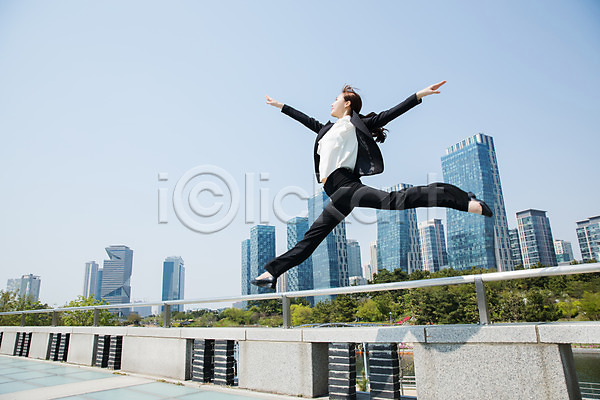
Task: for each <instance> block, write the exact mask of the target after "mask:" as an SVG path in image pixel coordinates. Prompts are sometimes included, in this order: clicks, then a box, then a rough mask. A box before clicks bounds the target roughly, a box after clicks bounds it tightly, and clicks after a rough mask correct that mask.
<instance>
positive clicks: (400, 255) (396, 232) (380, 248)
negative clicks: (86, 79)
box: [376, 183, 423, 274]
mask: <svg viewBox="0 0 600 400" xmlns="http://www.w3.org/2000/svg"><path fill="white" fill-rule="evenodd" d="M409 187H412V185H408V184H405V183H400V184H398V185H394V186H392V187H390V188H387V189H384V190H385V191H386V192H391V191H396V190H401V189H406V188H409ZM376 215H377V269H378V270H382V269H387V270H388V271H390V272H391V271H393V270H395V269H396V268H401V269H402V270H403V271H404V272H407V273H409V274H410V273H411V272H413V271H415V270H422V269H423V263H422V260H421V244H420V242H421V240H420V238H419V229H418V227H417V212H416V210H415V209H410V210H402V211H398V210H376Z"/></svg>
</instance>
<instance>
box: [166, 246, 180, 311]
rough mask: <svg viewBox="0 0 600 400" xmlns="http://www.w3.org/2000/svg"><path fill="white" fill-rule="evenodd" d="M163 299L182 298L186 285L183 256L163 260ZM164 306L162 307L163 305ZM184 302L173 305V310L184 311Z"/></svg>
mask: <svg viewBox="0 0 600 400" xmlns="http://www.w3.org/2000/svg"><path fill="white" fill-rule="evenodd" d="M162 282H163V284H162V299H163V301H164V300H181V299H183V295H184V287H185V267H184V265H183V259H182V258H181V257H167V258H165V261H164V262H163V280H162ZM161 308H162V307H161ZM183 310H184V307H183V304H177V305H172V306H171V311H183Z"/></svg>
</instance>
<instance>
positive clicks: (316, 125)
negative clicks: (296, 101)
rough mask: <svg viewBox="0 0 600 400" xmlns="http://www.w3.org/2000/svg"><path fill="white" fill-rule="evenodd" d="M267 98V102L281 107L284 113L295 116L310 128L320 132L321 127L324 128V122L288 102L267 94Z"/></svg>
mask: <svg viewBox="0 0 600 400" xmlns="http://www.w3.org/2000/svg"><path fill="white" fill-rule="evenodd" d="M265 97H266V99H267V104H268V105H270V106H273V107H276V108H279V109H280V110H281V112H282V113H284V114H286V115H288V116H290V117H292V118H294V119H295V120H296V121H298V122H300V123H302V124H303V125H304V126H306V127H307V128H308V129H310V130H311V131H313V132H315V133H319V131H320V130H321V128H323V124H322V123H320V122H319V121H317V120H316V119H314V118H311V117H309V116H308V115H306V114H304V113H303V112H300V111H298V110H296V109H294V108H292V107H290V106H288V105H287V104H283V103H280V102H278V101H277V100H275V99H272V98H270V97H269V96H265Z"/></svg>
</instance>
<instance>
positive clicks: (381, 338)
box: [302, 326, 425, 343]
mask: <svg viewBox="0 0 600 400" xmlns="http://www.w3.org/2000/svg"><path fill="white" fill-rule="evenodd" d="M302 331H303V332H302V338H303V341H305V342H324V343H327V342H350V343H362V342H367V343H389V342H404V343H414V342H425V329H424V327H423V326H395V327H389V328H388V327H381V328H379V327H365V328H306V329H303V330H302Z"/></svg>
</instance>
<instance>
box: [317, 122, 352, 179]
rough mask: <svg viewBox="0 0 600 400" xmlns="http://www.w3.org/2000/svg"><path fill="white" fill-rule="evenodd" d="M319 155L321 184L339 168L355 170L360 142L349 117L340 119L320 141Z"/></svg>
mask: <svg viewBox="0 0 600 400" xmlns="http://www.w3.org/2000/svg"><path fill="white" fill-rule="evenodd" d="M317 154H319V156H320V160H319V176H320V178H321V182H322V181H323V179H325V178H327V177H328V176H329V175H330V174H331V173H332V172H333V171H335V170H336V169H338V168H341V167H347V168H350V169H351V170H354V167H355V166H356V157H357V156H358V140H357V139H356V128H354V125H352V123H351V122H350V116H349V115H346V116H344V117H342V118H340V119H338V120H337V121H336V123H335V124H333V126H332V127H331V128H330V129H329V131H327V133H326V134H325V135H324V136H323V137H322V138H321V140H319V145H318V147H317Z"/></svg>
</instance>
